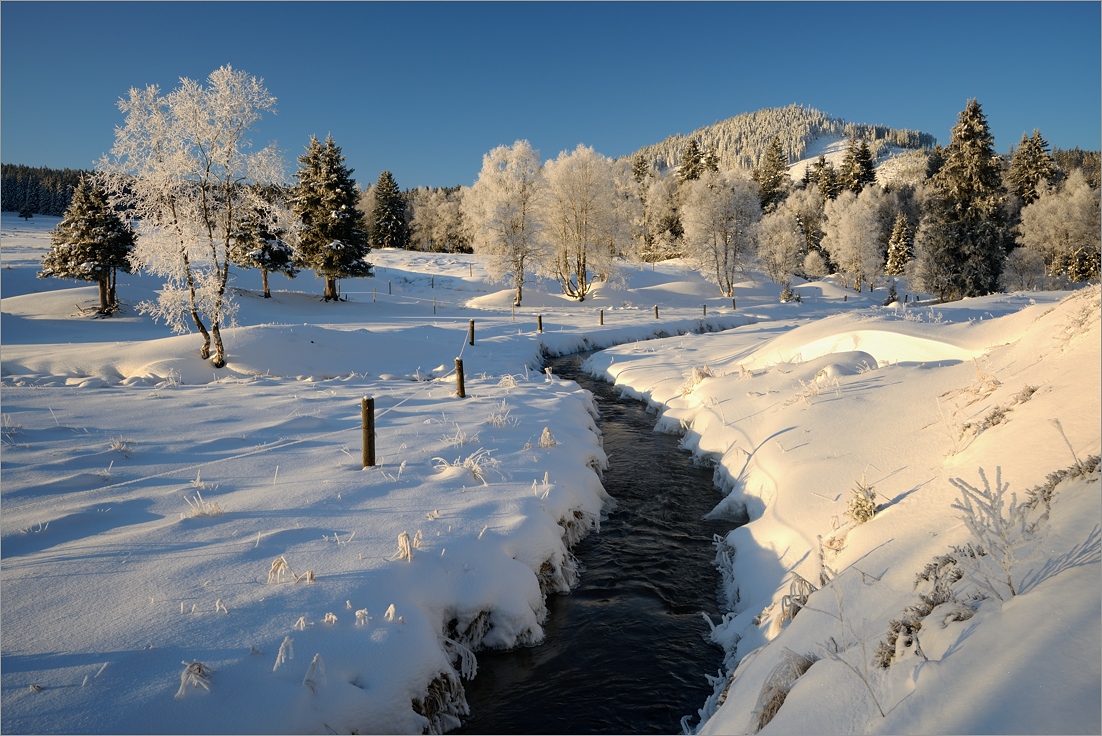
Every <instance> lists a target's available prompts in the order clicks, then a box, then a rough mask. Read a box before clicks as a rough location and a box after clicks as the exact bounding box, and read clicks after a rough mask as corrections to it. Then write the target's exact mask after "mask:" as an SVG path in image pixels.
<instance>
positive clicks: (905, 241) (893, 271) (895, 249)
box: [884, 212, 914, 276]
mask: <svg viewBox="0 0 1102 736" xmlns="http://www.w3.org/2000/svg"><path fill="white" fill-rule="evenodd" d="M913 257H914V248H913V243H912V238H911V233H910V228H908V227H907V216H906V215H905V214H903V213H902V212H900V213H899V214H898V215H897V216H896V218H895V224H894V225H892V234H891V237H890V238H889V239H888V262H887V264H885V266H884V273H886V274H887V275H888V276H899V275H900V274H902V273H903V268H904V266H906V265H907V261H909V260H911V258H913Z"/></svg>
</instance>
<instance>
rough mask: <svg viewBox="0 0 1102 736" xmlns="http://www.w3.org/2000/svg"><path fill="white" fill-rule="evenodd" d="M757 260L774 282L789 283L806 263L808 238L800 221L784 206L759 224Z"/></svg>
mask: <svg viewBox="0 0 1102 736" xmlns="http://www.w3.org/2000/svg"><path fill="white" fill-rule="evenodd" d="M757 235H758V237H757V239H758V262H759V263H760V264H761V268H762V270H763V271H765V273H766V275H767V276H769V279H770V280H771V281H772V282H773V283H774V284H788V283H789V282H791V281H792V275H793V274H795V273H796V271H798V270H801V269H802V267H803V265H804V254H805V250H804V248H805V241H804V236H803V234H802V233H801V231H800V223H799V221H798V220H797V218H796V216H795V214H793V213H792V211H790V210H789V209H788V208H785V207H781V208H780V209H777V210H774V211H773V212H770V213H768V214H766V215H764V216H762V218H761V222H760V223H758V233H757Z"/></svg>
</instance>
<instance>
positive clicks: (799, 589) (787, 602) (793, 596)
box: [781, 573, 817, 626]
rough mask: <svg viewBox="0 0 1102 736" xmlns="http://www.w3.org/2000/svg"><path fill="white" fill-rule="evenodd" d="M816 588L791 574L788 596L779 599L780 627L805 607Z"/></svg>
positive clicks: (796, 575) (798, 576)
mask: <svg viewBox="0 0 1102 736" xmlns="http://www.w3.org/2000/svg"><path fill="white" fill-rule="evenodd" d="M816 590H817V589H816V587H815V586H814V585H812V584H811V583H810V582H808V581H807V580H805V579H804V578H803V577H801V576H800V575H798V574H796V573H792V582H791V583H790V584H789V586H788V595H786V596H784V597H783V598H781V625H782V626H783V625H784V624H786V623H788V622H789V621H791V620H792V619H794V618H796V614H797V613H799V612H800V609H802V608H803V607H804V606H806V605H807V599H808V598H809V597H810V596H811V594H812V593H814V592H815V591H816Z"/></svg>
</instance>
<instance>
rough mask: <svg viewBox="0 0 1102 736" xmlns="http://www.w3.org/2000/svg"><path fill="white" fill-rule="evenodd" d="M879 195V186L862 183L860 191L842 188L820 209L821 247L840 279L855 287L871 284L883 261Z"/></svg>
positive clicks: (881, 193)
mask: <svg viewBox="0 0 1102 736" xmlns="http://www.w3.org/2000/svg"><path fill="white" fill-rule="evenodd" d="M883 199H884V195H883V192H882V191H881V189H880V188H879V187H866V188H865V189H864V190H863V191H862V192H861V194H860V195H856V194H854V193H853V192H851V191H849V190H846V191H844V192H842V193H841V194H839V195H838V198H837V199H835V200H832V201H830V202H827V203H826V207H825V209H824V213H825V215H826V223H825V224H824V226H823V233H824V234H823V241H822V247H823V250H824V251H826V252H827V254H828V255H829V256H830V260H831V261H832V262H833V263H834V264H835V266H836V267H837V268H838V272H839V274H840V275H841V276H842V280H843V283H845V284H846V285H852V286H853V288H854V289H856V290H857V291H861V285H862V284H865V283H867V284H869V286H870V287H871V288H875V286H876V277H877V276H878V275H879V274H880V270H881V266H882V264H883V263H884V256H883V249H882V248H883V246H882V243H881V239H880V236H881V230H882V228H883V204H884V202H883Z"/></svg>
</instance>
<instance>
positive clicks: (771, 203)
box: [751, 136, 789, 212]
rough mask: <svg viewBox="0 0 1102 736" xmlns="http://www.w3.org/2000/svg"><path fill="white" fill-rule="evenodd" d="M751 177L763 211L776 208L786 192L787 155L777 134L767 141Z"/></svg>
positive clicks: (787, 179) (770, 210)
mask: <svg viewBox="0 0 1102 736" xmlns="http://www.w3.org/2000/svg"><path fill="white" fill-rule="evenodd" d="M751 178H752V179H753V180H754V181H756V182H757V183H758V194H759V197H760V199H761V207H762V210H763V211H765V212H772V211H773V210H774V209H776V207H777V205H779V204H780V203H781V202H782V201H784V198H785V196H786V195H787V194H788V181H789V177H788V157H787V156H785V155H784V149H783V148H782V147H781V139H780V138H779V137H777V136H774V137H773V140H771V141H769V147H768V148H766V149H765V155H763V156H762V160H761V164H760V165H759V166H758V168H756V169H754V171H753V173H752V174H751Z"/></svg>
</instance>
